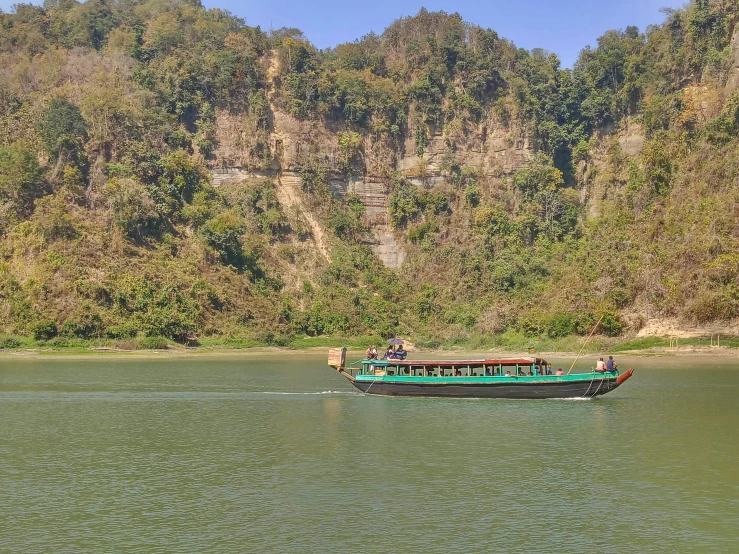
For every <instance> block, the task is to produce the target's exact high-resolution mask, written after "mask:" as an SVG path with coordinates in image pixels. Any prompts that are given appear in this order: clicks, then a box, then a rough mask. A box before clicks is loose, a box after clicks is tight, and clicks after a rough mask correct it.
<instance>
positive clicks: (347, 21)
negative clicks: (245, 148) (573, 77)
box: [0, 0, 687, 67]
mask: <svg viewBox="0 0 739 554" xmlns="http://www.w3.org/2000/svg"><path fill="white" fill-rule="evenodd" d="M203 2H204V4H205V5H206V6H207V7H220V8H225V9H228V10H230V11H231V12H233V13H235V14H236V15H238V16H240V17H243V18H245V19H246V21H247V23H248V24H250V25H260V26H261V27H262V28H263V29H269V28H270V27H272V28H274V29H278V28H280V27H297V28H299V29H301V30H302V31H303V32H304V33H305V34H306V36H307V37H308V38H309V39H310V40H311V41H312V42H313V43H314V44H315V45H316V46H318V47H320V48H326V47H329V46H335V45H336V44H339V43H341V42H347V41H352V40H354V39H356V38H359V37H361V36H362V35H365V34H367V33H369V32H370V31H375V32H376V33H381V32H382V31H383V30H384V29H385V27H387V26H388V25H389V24H390V23H391V22H392V21H393V20H395V19H397V18H398V17H401V16H405V15H413V14H415V13H417V12H418V10H419V9H420V8H421V7H422V6H424V7H426V9H428V10H430V11H435V10H444V11H446V12H450V13H451V12H459V13H460V14H461V15H462V17H463V18H464V19H465V20H466V21H469V22H471V23H476V24H478V25H481V26H483V27H490V28H492V29H494V30H496V31H497V32H498V34H500V35H501V36H504V37H506V38H509V39H511V40H512V41H513V42H515V43H516V45H518V46H521V47H523V48H527V49H531V48H537V47H538V48H545V49H547V50H550V51H552V52H555V53H556V54H558V55H559V56H560V58H561V59H562V63H563V65H564V66H565V67H571V66H572V64H573V63H574V61H575V60H576V59H577V56H578V54H579V52H580V50H581V49H582V48H583V47H585V46H586V45H588V44H591V45H593V46H594V45H595V44H596V40H597V38H598V37H599V36H600V35H602V34H603V33H604V32H605V31H607V30H608V29H623V28H625V27H626V26H627V25H636V26H638V27H639V29H641V30H644V29H645V28H646V26H647V25H649V24H650V23H661V22H662V19H663V17H664V16H663V14H661V13H660V12H659V9H660V8H662V7H670V8H679V7H681V6H683V5H684V4H685V3H686V2H687V0H588V1H585V0H456V1H455V2H451V1H449V0H424V1H416V0H365V1H361V2H360V1H356V0H309V1H306V0H300V1H299V0H246V1H240V0H203ZM14 3H15V2H14V1H13V0H0V9H3V10H5V11H8V10H10V6H11V5H12V4H14ZM34 3H40V1H34Z"/></svg>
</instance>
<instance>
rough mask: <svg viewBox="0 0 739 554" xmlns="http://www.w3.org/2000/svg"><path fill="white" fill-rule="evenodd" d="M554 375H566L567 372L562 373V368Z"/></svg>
mask: <svg viewBox="0 0 739 554" xmlns="http://www.w3.org/2000/svg"><path fill="white" fill-rule="evenodd" d="M554 374H555V375H564V374H565V372H564V371H562V368H561V367H558V368H557V371H556V372H555V373H554Z"/></svg>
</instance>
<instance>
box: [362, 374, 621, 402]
mask: <svg viewBox="0 0 739 554" xmlns="http://www.w3.org/2000/svg"><path fill="white" fill-rule="evenodd" d="M351 381H352V384H353V385H354V386H355V387H356V388H357V389H359V390H360V391H362V392H364V393H367V394H377V395H382V396H432V397H456V398H520V399H534V398H593V397H595V396H602V395H604V394H607V393H609V392H611V391H613V390H615V389H616V388H618V387H619V385H620V384H619V383H618V382H617V376H615V375H614V376H613V377H603V378H601V377H595V378H592V379H587V380H586V379H583V380H577V381H573V380H567V381H564V380H563V381H555V380H547V381H538V382H524V381H519V380H515V378H513V379H512V381H511V382H505V383H474V382H460V383H448V382H438V383H432V382H418V383H408V382H394V381H392V380H382V379H373V380H351Z"/></svg>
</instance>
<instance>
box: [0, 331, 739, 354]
mask: <svg viewBox="0 0 739 554" xmlns="http://www.w3.org/2000/svg"><path fill="white" fill-rule="evenodd" d="M407 342H408V345H410V346H411V349H412V350H424V351H503V352H521V353H524V352H525V353H537V352H549V353H571V352H580V351H581V350H582V352H583V354H595V353H598V352H612V353H628V352H650V351H651V352H663V351H664V352H673V351H674V352H679V351H681V350H683V351H685V350H689V351H694V350H696V349H698V350H700V349H709V348H710V347H711V346H716V342H715V339H714V342H713V344H712V342H711V339H710V338H687V339H679V342H678V344H677V347H675V345H674V344H671V342H670V338H669V337H647V338H638V339H635V338H620V339H619V338H609V337H602V336H596V337H593V338H592V339H591V340H590V342H588V343H587V344H585V338H584V337H580V336H568V337H561V338H556V339H553V338H546V337H542V338H536V337H533V338H532V337H527V336H525V335H523V334H519V333H515V332H507V333H503V334H501V335H490V336H483V335H479V336H472V337H458V338H456V339H454V340H447V341H443V340H438V339H434V338H430V337H411V338H409V339H408V341H407ZM370 344H376V345H378V346H379V347H380V348H382V347H383V346H384V345H385V341H384V339H382V338H379V337H373V336H361V337H286V336H277V337H268V339H267V340H255V339H252V338H239V337H204V338H201V339H198V341H197V342H193V343H190V344H188V345H184V344H181V343H176V342H174V341H171V340H168V339H165V338H162V337H140V338H136V339H129V340H114V339H96V340H82V339H68V338H64V337H55V338H54V339H51V340H34V339H33V338H31V337H23V336H16V335H0V352H8V353H11V352H22V351H34V352H49V353H54V352H58V353H70V354H85V353H89V354H95V353H105V352H146V351H154V350H157V351H161V350H167V351H172V352H176V351H182V352H184V351H187V352H193V353H195V352H215V351H236V350H248V349H257V348H270V347H271V348H280V349H285V350H306V349H311V348H330V347H338V346H346V347H348V348H349V349H351V350H364V349H365V348H366V347H367V346H368V345H370ZM584 344H585V347H584V348H583V345H584ZM720 346H721V347H723V348H729V349H737V348H739V337H722V338H721V344H720Z"/></svg>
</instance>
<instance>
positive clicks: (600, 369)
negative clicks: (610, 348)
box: [595, 358, 606, 373]
mask: <svg viewBox="0 0 739 554" xmlns="http://www.w3.org/2000/svg"><path fill="white" fill-rule="evenodd" d="M605 370H606V363H605V362H604V361H603V358H601V359H600V360H598V363H597V364H595V371H597V372H598V373H603V372H604V371H605Z"/></svg>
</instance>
